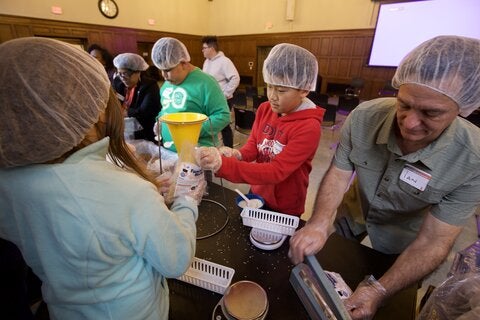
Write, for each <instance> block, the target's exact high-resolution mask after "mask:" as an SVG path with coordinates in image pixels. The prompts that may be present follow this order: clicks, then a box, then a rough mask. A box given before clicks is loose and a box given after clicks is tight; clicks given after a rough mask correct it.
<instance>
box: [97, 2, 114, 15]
mask: <svg viewBox="0 0 480 320" xmlns="http://www.w3.org/2000/svg"><path fill="white" fill-rule="evenodd" d="M98 9H99V10H100V12H101V13H102V14H103V15H104V16H105V17H107V18H109V19H113V18H115V17H116V16H117V15H118V5H117V3H116V2H115V1H113V0H99V1H98Z"/></svg>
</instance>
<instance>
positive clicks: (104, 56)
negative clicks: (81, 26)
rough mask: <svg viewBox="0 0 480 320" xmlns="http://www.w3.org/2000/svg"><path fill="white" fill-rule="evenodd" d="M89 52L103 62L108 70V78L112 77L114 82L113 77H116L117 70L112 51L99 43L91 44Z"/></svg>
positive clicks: (111, 80) (111, 79)
mask: <svg viewBox="0 0 480 320" xmlns="http://www.w3.org/2000/svg"><path fill="white" fill-rule="evenodd" d="M87 52H88V53H89V54H90V55H91V56H92V57H94V58H95V59H97V60H98V62H100V63H101V64H102V66H103V67H104V68H105V71H106V72H107V75H108V79H110V82H111V83H113V78H114V77H115V72H116V70H115V67H114V65H113V57H112V55H111V54H110V52H108V50H107V49H105V48H103V47H101V46H99V45H98V44H92V45H91V46H89V47H88V49H87Z"/></svg>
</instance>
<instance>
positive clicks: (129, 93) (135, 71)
mask: <svg viewBox="0 0 480 320" xmlns="http://www.w3.org/2000/svg"><path fill="white" fill-rule="evenodd" d="M113 64H114V65H115V67H117V77H116V78H115V79H114V80H113V88H114V89H115V91H116V92H117V97H118V99H119V100H120V102H121V103H122V107H123V109H124V114H125V116H128V117H131V118H135V119H137V121H138V122H139V123H140V125H141V126H142V128H143V129H140V130H137V131H136V132H135V136H134V139H144V140H149V141H152V142H156V140H155V139H154V137H155V134H154V133H153V126H154V124H155V117H156V116H157V115H158V113H159V112H160V89H159V88H158V83H157V81H156V80H154V79H151V78H149V77H148V76H147V75H146V74H145V73H143V71H146V70H147V69H148V64H147V63H146V62H145V60H144V59H143V58H142V57H141V56H139V55H138V54H135V53H122V54H119V55H118V56H116V57H115V59H114V60H113Z"/></svg>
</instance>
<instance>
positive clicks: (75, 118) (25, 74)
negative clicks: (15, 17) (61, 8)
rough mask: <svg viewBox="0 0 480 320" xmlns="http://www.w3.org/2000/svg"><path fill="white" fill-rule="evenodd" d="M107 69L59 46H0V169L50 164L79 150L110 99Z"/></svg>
mask: <svg viewBox="0 0 480 320" xmlns="http://www.w3.org/2000/svg"><path fill="white" fill-rule="evenodd" d="M109 90H110V81H109V80H108V76H107V74H106V72H105V68H104V67H103V66H102V65H101V64H100V63H99V62H98V61H97V60H96V59H95V58H93V57H91V56H90V55H89V54H88V53H87V52H85V51H83V50H80V49H78V48H74V47H73V46H71V45H69V44H66V43H63V42H61V41H57V40H52V39H46V38H19V39H15V40H11V41H7V42H4V43H2V44H0V105H1V110H2V125H1V126H0V168H7V167H16V166H22V165H27V164H33V163H43V162H46V161H50V160H54V159H57V158H58V157H60V156H61V155H63V154H65V153H66V152H67V151H70V150H71V149H72V148H73V147H75V146H77V145H78V144H79V143H80V142H81V141H82V140H83V138H84V137H85V135H86V134H87V132H88V131H89V130H90V129H91V128H92V127H93V125H94V124H95V123H96V122H97V121H98V118H99V115H100V112H101V111H103V110H105V108H106V106H107V102H108V98H109Z"/></svg>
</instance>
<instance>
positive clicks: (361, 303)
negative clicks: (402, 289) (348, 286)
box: [343, 276, 387, 320]
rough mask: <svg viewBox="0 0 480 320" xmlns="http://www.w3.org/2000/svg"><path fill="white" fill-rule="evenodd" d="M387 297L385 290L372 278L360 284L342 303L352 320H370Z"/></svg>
mask: <svg viewBox="0 0 480 320" xmlns="http://www.w3.org/2000/svg"><path fill="white" fill-rule="evenodd" d="M386 296H387V290H385V288H384V287H383V286H382V284H381V283H380V282H378V281H377V280H375V278H374V277H373V276H367V277H365V279H364V280H363V281H362V282H360V284H359V285H358V287H357V289H356V290H355V292H354V293H353V294H352V295H351V296H350V297H349V298H347V299H345V300H344V301H343V302H344V304H345V307H346V308H347V310H348V312H349V313H350V316H351V317H352V320H370V319H372V318H373V316H374V315H375V313H376V312H377V309H378V307H380V306H381V305H382V303H383V300H385V298H386Z"/></svg>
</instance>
